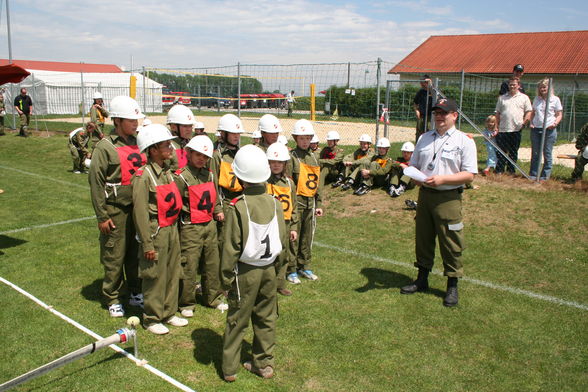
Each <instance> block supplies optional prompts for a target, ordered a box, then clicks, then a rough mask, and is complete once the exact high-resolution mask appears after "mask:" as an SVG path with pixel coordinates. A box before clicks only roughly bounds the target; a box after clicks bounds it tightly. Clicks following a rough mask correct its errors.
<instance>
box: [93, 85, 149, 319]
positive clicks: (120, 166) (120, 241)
mask: <svg viewBox="0 0 588 392" xmlns="http://www.w3.org/2000/svg"><path fill="white" fill-rule="evenodd" d="M110 109H111V111H112V113H111V115H112V117H111V118H112V121H113V123H114V132H112V133H111V134H110V135H108V136H105V137H104V138H103V139H101V140H100V141H99V142H98V143H97V144H96V146H95V149H94V151H93V153H92V164H91V165H90V171H89V175H88V181H89V182H90V194H91V198H92V205H93V206H94V212H95V213H96V218H97V220H98V229H99V230H100V261H101V263H102V265H103V266H104V281H103V283H102V295H103V296H104V298H105V302H106V305H107V306H108V309H109V312H110V315H111V316H112V317H123V316H124V309H123V306H122V300H123V298H124V297H125V296H126V293H125V292H124V291H123V287H125V281H126V287H128V289H129V291H130V292H131V296H130V301H129V303H130V304H131V305H138V306H141V305H142V303H143V298H142V294H141V283H140V280H139V277H138V269H137V268H138V260H137V252H138V244H137V240H136V239H135V226H134V224H133V217H132V209H133V194H132V187H131V177H132V175H133V174H134V173H135V171H136V170H137V169H139V168H140V167H141V166H142V165H144V164H145V162H146V157H145V155H142V154H140V151H139V148H138V147H137V139H136V138H135V132H136V131H137V127H138V126H139V122H138V120H139V119H141V118H143V117H144V116H143V114H142V113H141V109H140V108H139V105H138V104H137V102H136V101H135V100H134V99H133V98H130V97H126V96H118V97H115V98H114V99H113V100H112V102H111V103H110Z"/></svg>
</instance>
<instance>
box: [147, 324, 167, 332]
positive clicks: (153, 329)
mask: <svg viewBox="0 0 588 392" xmlns="http://www.w3.org/2000/svg"><path fill="white" fill-rule="evenodd" d="M147 331H149V332H151V333H152V334H155V335H165V334H166V333H169V329H168V328H167V327H166V326H165V325H163V324H161V323H157V324H151V325H150V326H148V327H147Z"/></svg>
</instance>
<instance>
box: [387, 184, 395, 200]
mask: <svg viewBox="0 0 588 392" xmlns="http://www.w3.org/2000/svg"><path fill="white" fill-rule="evenodd" d="M388 194H389V195H390V196H392V197H396V185H390V189H388Z"/></svg>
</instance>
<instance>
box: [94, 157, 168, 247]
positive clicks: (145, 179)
mask: <svg viewBox="0 0 588 392" xmlns="http://www.w3.org/2000/svg"><path fill="white" fill-rule="evenodd" d="M92 164H93V163H92ZM147 170H149V171H150V172H151V174H153V178H154V179H155V182H156V184H154V183H153V180H152V179H151V176H150V175H149V173H148V172H147ZM131 182H132V186H133V220H134V221H135V228H136V229H137V235H138V236H139V241H140V242H141V244H142V245H143V252H149V251H152V250H155V247H154V246H153V238H152V236H155V234H156V233H157V231H158V229H159V222H158V220H157V197H156V196H157V191H156V189H155V186H156V185H165V184H171V183H173V182H174V179H173V176H172V173H171V171H170V169H169V165H168V164H167V163H164V164H163V167H161V166H159V165H158V164H157V163H155V162H152V161H149V162H148V163H147V165H145V166H143V167H141V169H139V170H137V172H136V173H135V174H134V175H133V178H132V180H131Z"/></svg>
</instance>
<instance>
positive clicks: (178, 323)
mask: <svg viewBox="0 0 588 392" xmlns="http://www.w3.org/2000/svg"><path fill="white" fill-rule="evenodd" d="M165 323H166V324H169V325H173V326H174V327H185V326H186V325H188V320H186V319H185V318H181V317H178V316H171V317H170V318H168V319H167V320H165Z"/></svg>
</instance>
